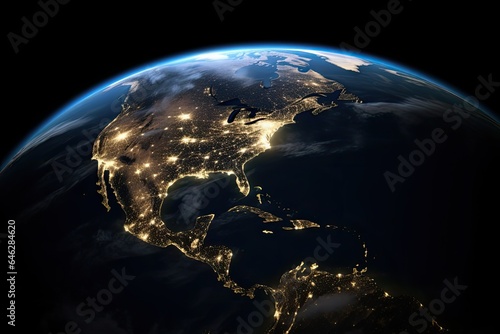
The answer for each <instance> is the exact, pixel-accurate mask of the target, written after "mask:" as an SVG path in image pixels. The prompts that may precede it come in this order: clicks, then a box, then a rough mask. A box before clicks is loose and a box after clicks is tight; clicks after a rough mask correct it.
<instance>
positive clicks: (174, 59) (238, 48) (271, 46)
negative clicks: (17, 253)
mask: <svg viewBox="0 0 500 334" xmlns="http://www.w3.org/2000/svg"><path fill="white" fill-rule="evenodd" d="M264 50H277V51H279V50H282V51H286V50H288V51H302V52H308V51H309V52H313V53H314V52H315V51H318V52H328V53H336V54H342V55H346V56H352V57H356V58H360V59H362V60H366V61H368V62H371V63H375V64H378V65H381V66H383V67H385V68H388V69H392V70H395V71H399V72H403V73H407V74H409V75H411V76H414V77H416V78H419V79H422V80H425V81H427V82H429V83H431V84H433V85H436V86H438V87H440V88H442V89H445V90H446V91H448V92H450V93H452V94H454V95H456V96H458V97H460V98H462V99H463V98H466V97H467V96H466V95H464V94H461V93H459V92H458V91H457V90H455V89H453V88H450V86H449V85H447V84H444V83H442V82H440V81H439V80H436V79H435V78H431V77H430V76H429V75H426V74H423V73H418V72H414V71H412V70H409V69H408V68H406V67H404V66H402V65H399V64H396V63H393V62H388V61H387V60H384V59H380V58H377V57H374V56H371V55H365V54H360V53H354V52H347V51H344V50H340V49H338V48H334V47H331V46H320V45H309V44H279V43H268V44H262V43H261V44H255V45H253V44H242V45H234V44H233V45H230V46H226V47H224V46H222V47H212V48H210V49H198V50H196V51H193V52H189V53H182V54H178V55H173V56H169V57H168V58H163V59H160V60H158V61H154V62H151V63H148V64H146V65H143V66H141V67H138V68H134V69H132V70H129V71H127V72H125V73H124V74H121V75H120V76H117V77H114V78H112V79H110V80H107V81H105V82H104V83H101V84H99V85H98V86H97V88H93V89H91V90H89V91H87V92H86V93H84V94H82V95H80V96H78V97H76V98H74V99H72V102H70V103H68V104H67V105H65V106H63V107H62V108H60V109H59V110H58V111H57V112H55V113H54V114H53V115H52V116H50V117H48V119H47V120H46V121H45V122H44V123H42V124H41V125H40V126H39V127H38V128H37V130H35V131H34V132H33V133H32V134H31V135H29V136H28V137H27V139H25V140H24V141H23V142H22V143H21V144H20V145H18V146H17V147H16V148H15V149H14V150H13V151H12V152H11V154H10V155H9V156H8V157H7V159H5V160H4V162H3V163H2V165H1V167H0V171H1V170H3V169H4V168H5V167H6V166H7V165H8V164H9V163H10V162H11V160H12V159H13V158H14V157H15V156H16V154H17V153H18V152H20V151H21V150H22V149H23V148H24V147H25V146H26V145H28V144H29V143H30V142H31V141H32V140H33V139H34V138H36V137H37V136H38V135H40V134H42V133H44V132H45V131H46V130H47V129H48V128H49V127H50V126H51V124H52V123H53V122H56V121H57V119H58V118H59V117H61V116H62V115H64V114H65V113H66V112H67V111H68V110H71V109H72V108H74V107H75V106H77V105H78V104H80V103H82V102H83V101H85V100H87V99H89V98H91V97H92V96H93V95H94V94H97V93H99V92H101V91H103V90H104V89H106V88H107V87H109V86H111V85H112V84H115V83H116V82H118V81H122V80H124V79H126V78H128V77H130V76H132V75H136V74H139V73H141V72H145V71H148V70H150V69H153V68H156V67H159V66H166V65H170V64H176V63H180V62H184V61H189V60H191V59H195V58H196V57H198V56H200V55H204V54H215V53H217V54H220V53H237V52H245V51H264ZM479 109H480V110H481V111H483V112H484V113H486V114H487V115H488V116H490V117H491V118H493V119H495V120H496V121H497V122H499V123H500V120H499V119H498V118H497V117H495V116H494V113H492V112H491V111H488V110H487V109H486V108H485V107H484V106H480V108H479Z"/></svg>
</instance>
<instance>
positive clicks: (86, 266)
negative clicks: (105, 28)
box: [0, 46, 500, 334]
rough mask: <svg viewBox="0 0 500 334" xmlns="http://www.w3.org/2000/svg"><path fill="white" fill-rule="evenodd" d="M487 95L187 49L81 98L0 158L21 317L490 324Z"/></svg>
mask: <svg viewBox="0 0 500 334" xmlns="http://www.w3.org/2000/svg"><path fill="white" fill-rule="evenodd" d="M457 70H459V69H457ZM488 80H489V81H491V80H492V79H491V78H488V77H482V78H481V80H479V82H478V85H481V84H483V85H484V84H485V83H488ZM488 88H489V87H488V86H487V85H485V86H478V89H477V90H476V92H483V93H484V92H486V93H487V92H488ZM490 88H491V87H490ZM476 95H477V94H476ZM476 95H471V96H468V97H466V96H465V95H463V94H460V93H457V92H455V91H454V90H453V89H451V88H449V87H447V86H446V85H444V84H442V83H439V82H438V81H436V80H434V79H430V78H428V77H427V76H425V75H421V74H418V73H416V72H414V71H411V70H409V69H407V68H404V67H402V66H399V65H396V64H392V63H391V62H389V61H384V60H381V59H376V58H372V57H365V56H361V55H354V54H347V53H343V52H340V51H339V50H333V49H331V48H312V47H300V46H298V47H297V46H294V47H281V46H272V47H269V46H266V47H253V46H249V47H247V48H242V47H239V48H230V49H214V50H209V51H203V52H198V53H193V54H186V55H181V56H179V57H177V58H169V59H166V60H163V61H161V62H158V63H155V64H150V65H148V66H146V67H143V68H140V69H138V70H135V71H132V72H130V73H129V74H124V75H123V76H121V77H120V78H117V79H114V80H111V81H110V82H109V83H106V84H103V85H102V86H101V87H98V88H95V89H93V90H92V91H89V92H88V93H86V94H84V96H83V97H81V98H77V99H75V100H74V101H73V102H72V103H71V104H70V105H68V106H66V107H64V108H62V109H61V110H60V111H58V112H57V113H55V114H54V115H53V117H51V118H50V119H48V120H47V122H46V123H44V124H43V125H41V126H40V128H39V129H38V130H37V131H36V132H35V133H33V134H32V135H31V136H30V137H29V138H27V139H26V141H25V142H23V143H21V145H20V146H19V148H18V149H17V150H15V152H13V154H12V156H11V157H8V158H6V159H5V161H4V163H3V165H2V167H1V172H0V184H1V188H2V205H3V207H4V209H3V211H5V215H6V216H8V217H6V221H7V219H8V221H9V224H11V225H14V224H15V231H16V270H18V277H19V276H20V277H19V278H18V283H16V295H17V297H16V298H17V300H16V305H17V307H16V321H17V325H18V326H23V324H24V325H26V326H29V328H30V329H32V330H36V332H39V333H53V334H55V333H68V334H69V333H92V334H96V333H97V334H99V333H107V334H109V333H112V334H113V333H117V334H118V333H120V334H121V333H130V334H132V333H144V334H160V333H206V334H207V333H245V334H246V333H352V334H354V333H398V334H399V333H444V332H454V333H471V332H474V333H477V332H486V331H493V330H494V329H495V328H497V326H496V324H495V321H494V319H493V318H490V317H484V318H482V319H478V318H477V317H476V316H474V317H472V314H476V311H477V308H478V305H484V302H485V300H486V299H487V298H486V296H487V295H488V294H489V291H491V290H490V288H489V287H488V284H489V282H493V278H488V275H487V274H486V273H485V270H487V269H486V268H485V267H484V263H486V265H487V266H491V265H495V257H494V253H495V250H494V247H495V246H494V244H493V243H492V240H494V239H493V238H492V237H491V232H488V231H491V230H490V229H489V227H488V226H489V225H490V224H491V223H495V222H496V223H498V211H497V210H498V207H497V206H495V203H496V201H497V199H498V197H497V199H496V200H495V196H494V195H491V194H490V192H489V189H498V186H500V176H499V173H498V168H499V167H500V164H499V163H498V162H499V157H500V122H499V120H498V117H496V116H495V114H494V113H492V112H490V111H488V110H487V109H486V108H484V107H482V106H481V104H480V101H481V99H482V98H481V97H483V96H484V94H482V95H477V96H476ZM495 217H496V218H495Z"/></svg>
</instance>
